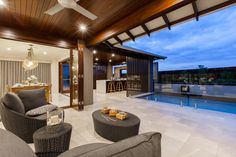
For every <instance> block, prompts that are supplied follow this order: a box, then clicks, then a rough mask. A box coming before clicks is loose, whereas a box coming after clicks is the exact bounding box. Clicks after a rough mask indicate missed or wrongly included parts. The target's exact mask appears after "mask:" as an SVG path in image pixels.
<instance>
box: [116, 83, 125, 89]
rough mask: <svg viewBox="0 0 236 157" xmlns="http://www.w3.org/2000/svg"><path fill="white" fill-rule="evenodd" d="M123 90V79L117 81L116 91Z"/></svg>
mask: <svg viewBox="0 0 236 157" xmlns="http://www.w3.org/2000/svg"><path fill="white" fill-rule="evenodd" d="M122 90H123V84H122V82H121V81H119V82H117V83H116V91H122Z"/></svg>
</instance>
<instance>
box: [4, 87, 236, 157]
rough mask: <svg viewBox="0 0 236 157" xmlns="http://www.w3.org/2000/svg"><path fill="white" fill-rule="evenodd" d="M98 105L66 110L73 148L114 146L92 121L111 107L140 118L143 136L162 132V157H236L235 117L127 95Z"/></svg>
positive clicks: (98, 100)
mask: <svg viewBox="0 0 236 157" xmlns="http://www.w3.org/2000/svg"><path fill="white" fill-rule="evenodd" d="M94 101H95V103H94V105H91V106H87V107H85V110H84V111H81V112H78V111H76V110H74V109H66V110H65V115H66V117H65V121H66V122H69V123H71V124H72V126H73V130H72V138H71V145H70V147H71V148H72V147H76V146H79V145H83V144H88V143H93V142H106V143H110V142H109V141H107V140H105V139H103V138H102V137H100V136H99V135H97V134H96V133H95V132H94V129H93V122H92V117H91V114H92V112H93V111H95V110H97V109H99V108H101V107H104V106H108V107H111V108H118V109H121V110H124V111H127V112H131V113H134V114H136V115H137V116H138V117H139V118H140V119H141V125H140V133H144V132H148V131H157V132H161V133H162V157H235V156H236V149H235V148H236V140H235V137H236V115H234V114H228V113H222V112H216V111H209V110H202V109H194V108H189V107H180V106H177V105H166V104H165V103H161V102H154V101H147V100H143V99H138V98H127V97H125V93H124V92H119V93H110V94H95V95H94ZM1 125H2V124H1V123H0V127H2V126H1ZM31 147H32V148H33V145H31Z"/></svg>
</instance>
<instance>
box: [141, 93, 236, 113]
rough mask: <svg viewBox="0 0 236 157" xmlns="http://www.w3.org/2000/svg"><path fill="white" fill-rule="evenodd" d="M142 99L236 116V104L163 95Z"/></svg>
mask: <svg viewBox="0 0 236 157" xmlns="http://www.w3.org/2000/svg"><path fill="white" fill-rule="evenodd" d="M140 98H142V99H146V100H151V101H157V102H158V101H159V102H165V103H170V104H175V105H179V106H188V107H194V108H196V109H197V108H200V109H207V110H214V111H220V112H227V113H233V114H236V102H235V103H232V102H223V101H214V100H207V99H200V98H192V97H187V96H183V97H182V96H169V95H163V94H152V95H148V96H144V97H140Z"/></svg>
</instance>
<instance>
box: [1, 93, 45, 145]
mask: <svg viewBox="0 0 236 157" xmlns="http://www.w3.org/2000/svg"><path fill="white" fill-rule="evenodd" d="M46 104H47V101H46V98H45V90H44V89H37V90H27V91H20V92H19V93H18V95H17V94H15V93H11V92H9V93H6V94H5V95H4V96H3V98H1V100H0V115H1V120H2V123H3V125H4V127H5V128H6V129H7V130H9V131H11V132H12V133H14V134H15V135H17V136H18V137H20V138H21V139H23V140H24V141H25V142H27V143H32V142H33V133H34V132H35V131H36V130H38V129H39V128H41V127H43V126H45V125H46V115H40V116H27V115H26V112H28V111H31V110H32V109H36V108H39V107H42V106H45V105H46Z"/></svg>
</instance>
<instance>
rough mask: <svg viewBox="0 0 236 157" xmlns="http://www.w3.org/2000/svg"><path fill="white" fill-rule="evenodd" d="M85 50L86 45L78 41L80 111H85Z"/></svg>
mask: <svg viewBox="0 0 236 157" xmlns="http://www.w3.org/2000/svg"><path fill="white" fill-rule="evenodd" d="M84 48H85V44H84V43H83V42H80V41H78V51H79V59H78V62H79V63H78V65H79V70H78V86H79V87H78V89H79V91H78V92H79V93H78V109H79V110H83V109H84Z"/></svg>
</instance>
